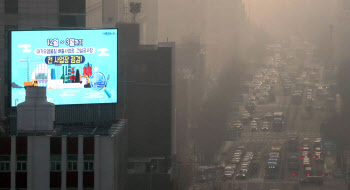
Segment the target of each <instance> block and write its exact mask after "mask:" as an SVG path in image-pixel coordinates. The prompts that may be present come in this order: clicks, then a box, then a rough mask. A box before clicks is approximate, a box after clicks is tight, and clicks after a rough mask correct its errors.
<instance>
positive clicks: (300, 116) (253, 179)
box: [191, 66, 347, 190]
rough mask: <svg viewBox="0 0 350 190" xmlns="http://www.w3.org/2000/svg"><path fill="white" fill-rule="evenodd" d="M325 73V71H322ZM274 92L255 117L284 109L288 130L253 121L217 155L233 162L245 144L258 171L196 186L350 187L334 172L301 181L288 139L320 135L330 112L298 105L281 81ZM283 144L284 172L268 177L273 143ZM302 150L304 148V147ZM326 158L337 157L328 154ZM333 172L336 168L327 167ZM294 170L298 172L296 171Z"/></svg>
mask: <svg viewBox="0 0 350 190" xmlns="http://www.w3.org/2000/svg"><path fill="white" fill-rule="evenodd" d="M293 68H295V69H297V68H298V67H297V66H295V67H290V68H289V69H290V70H289V71H288V72H293V70H291V69H293ZM321 76H322V75H321ZM272 92H273V93H274V94H275V96H276V101H275V102H271V103H268V104H264V105H258V106H257V108H256V111H255V113H254V114H252V117H258V118H262V117H263V116H264V114H265V113H266V112H284V113H285V114H286V117H287V120H286V127H285V129H284V130H282V131H280V132H278V131H273V130H271V129H269V130H268V131H262V130H261V126H260V127H259V128H258V131H254V132H252V131H250V130H249V125H245V126H244V129H243V131H242V133H241V136H240V137H239V138H238V139H236V140H235V141H226V142H225V143H224V144H223V146H222V147H221V149H220V150H219V151H218V153H217V155H216V159H217V163H222V162H225V163H227V164H229V163H230V160H231V158H232V155H233V154H234V151H235V149H236V148H237V147H238V146H242V145H243V146H245V148H246V150H247V151H248V152H253V153H254V158H253V160H252V163H255V164H256V165H257V172H256V173H255V174H254V175H251V176H249V177H248V178H247V179H245V180H237V179H234V178H232V179H228V180H223V179H221V178H220V177H218V179H217V180H216V181H212V182H207V183H194V185H193V186H192V187H191V189H192V190H207V189H208V190H214V189H215V190H234V189H241V190H289V189H290V190H297V189H298V190H302V189H305V190H306V189H307V190H313V189H318V190H322V189H324V190H330V189H337V190H341V189H347V185H346V184H345V181H344V180H341V179H335V178H334V177H333V176H331V175H330V176H327V177H324V184H323V185H312V184H308V185H304V184H303V185H301V184H300V183H299V181H300V179H302V178H304V177H305V176H304V174H303V169H302V168H300V169H299V172H290V171H289V170H288V167H287V148H286V147H287V145H286V144H287V142H286V141H287V139H288V137H289V136H293V135H296V136H298V137H299V140H300V139H303V138H309V139H310V140H311V141H314V140H315V139H316V138H319V137H320V125H321V123H322V122H323V121H324V120H325V119H327V117H328V116H329V115H330V114H329V113H328V112H326V111H321V110H317V109H315V110H314V111H313V112H312V114H310V113H308V112H306V111H305V109H304V104H303V103H302V104H300V105H294V104H292V103H291V96H290V95H289V96H287V95H285V94H284V93H283V90H282V86H281V85H280V84H278V85H277V86H276V87H275V88H274V89H273V90H272ZM251 95H252V93H251V92H250V93H249V94H244V102H243V103H242V106H241V109H242V110H243V109H244V105H245V103H246V102H247V101H248V97H250V96H251ZM305 97H306V96H305V93H303V102H304V101H305V99H306V98H305ZM237 119H239V117H238V116H237V115H232V116H231V118H228V120H229V121H235V120H237ZM275 145H280V146H282V153H281V166H282V167H280V175H279V177H278V178H277V179H266V178H265V167H266V164H267V160H268V154H269V150H270V148H271V146H275ZM300 154H301V151H300ZM328 155H329V156H327V157H326V158H325V159H326V160H327V159H329V160H331V159H333V160H334V159H335V158H334V157H332V155H330V154H328ZM329 160H328V161H325V163H326V164H325V165H326V166H325V167H326V168H334V166H333V165H328V164H329V163H331V162H329ZM327 172H330V173H332V171H327ZM293 174H294V175H293Z"/></svg>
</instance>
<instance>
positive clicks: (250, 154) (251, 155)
mask: <svg viewBox="0 0 350 190" xmlns="http://www.w3.org/2000/svg"><path fill="white" fill-rule="evenodd" d="M246 156H249V157H250V159H253V158H254V154H253V152H247V153H246Z"/></svg>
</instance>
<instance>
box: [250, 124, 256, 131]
mask: <svg viewBox="0 0 350 190" xmlns="http://www.w3.org/2000/svg"><path fill="white" fill-rule="evenodd" d="M250 130H251V131H257V130H258V126H257V125H251V126H250Z"/></svg>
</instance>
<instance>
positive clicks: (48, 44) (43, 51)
mask: <svg viewBox="0 0 350 190" xmlns="http://www.w3.org/2000/svg"><path fill="white" fill-rule="evenodd" d="M117 38H118V31H117V29H91V30H45V31H12V32H11V106H12V107H15V106H17V105H18V104H19V103H21V102H24V100H25V87H26V86H39V87H46V94H47V100H48V101H49V102H52V103H54V104H56V105H68V104H100V103H116V102H117V62H118V55H117V53H118V52H117Z"/></svg>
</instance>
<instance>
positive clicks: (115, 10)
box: [102, 0, 129, 27]
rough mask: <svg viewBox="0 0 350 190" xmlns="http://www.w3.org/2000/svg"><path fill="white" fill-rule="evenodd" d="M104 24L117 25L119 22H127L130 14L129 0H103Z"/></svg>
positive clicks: (107, 25)
mask: <svg viewBox="0 0 350 190" xmlns="http://www.w3.org/2000/svg"><path fill="white" fill-rule="evenodd" d="M102 4H103V6H102V7H103V25H104V26H105V27H115V24H116V23H117V22H127V21H128V16H129V8H128V6H129V5H128V0H103V1H102Z"/></svg>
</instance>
